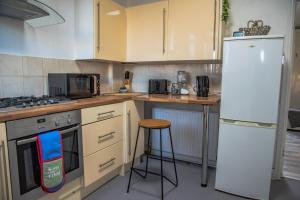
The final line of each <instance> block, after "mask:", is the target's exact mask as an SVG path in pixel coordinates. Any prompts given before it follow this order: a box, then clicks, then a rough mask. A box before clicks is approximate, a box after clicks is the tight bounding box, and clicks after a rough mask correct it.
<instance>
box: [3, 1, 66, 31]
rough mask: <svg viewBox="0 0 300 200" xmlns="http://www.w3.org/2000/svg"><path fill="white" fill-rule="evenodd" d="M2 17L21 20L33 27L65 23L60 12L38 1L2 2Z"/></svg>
mask: <svg viewBox="0 0 300 200" xmlns="http://www.w3.org/2000/svg"><path fill="white" fill-rule="evenodd" d="M0 16H6V17H10V18H15V19H19V20H22V21H24V22H26V23H28V24H30V25H31V26H33V27H43V26H50V25H54V24H61V23H64V22H65V19H64V18H63V17H62V16H61V15H60V14H59V13H58V12H56V11H55V10H54V9H52V8H51V7H50V6H48V5H46V4H45V3H42V2H40V1H37V0H0Z"/></svg>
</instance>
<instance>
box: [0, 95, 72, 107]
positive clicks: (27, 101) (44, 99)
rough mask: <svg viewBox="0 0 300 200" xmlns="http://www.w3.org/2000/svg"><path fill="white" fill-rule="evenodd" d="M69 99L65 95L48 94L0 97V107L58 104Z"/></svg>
mask: <svg viewBox="0 0 300 200" xmlns="http://www.w3.org/2000/svg"><path fill="white" fill-rule="evenodd" d="M66 101H70V99H67V98H65V97H49V96H41V97H34V96H31V97H26V96H23V97H13V98H2V99H1V98H0V108H1V109H3V108H9V107H15V108H26V107H33V106H43V105H49V104H58V103H62V102H66Z"/></svg>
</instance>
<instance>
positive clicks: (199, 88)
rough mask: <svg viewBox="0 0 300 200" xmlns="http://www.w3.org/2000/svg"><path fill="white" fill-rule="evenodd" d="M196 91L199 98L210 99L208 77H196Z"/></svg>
mask: <svg viewBox="0 0 300 200" xmlns="http://www.w3.org/2000/svg"><path fill="white" fill-rule="evenodd" d="M194 91H195V92H197V96H198V97H208V93H209V78H208V76H196V86H195V87H194Z"/></svg>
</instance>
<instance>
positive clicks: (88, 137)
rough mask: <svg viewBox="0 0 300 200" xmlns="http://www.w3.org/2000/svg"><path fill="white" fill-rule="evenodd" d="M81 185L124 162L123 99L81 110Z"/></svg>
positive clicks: (96, 178) (97, 178) (103, 175)
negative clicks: (115, 102)
mask: <svg viewBox="0 0 300 200" xmlns="http://www.w3.org/2000/svg"><path fill="white" fill-rule="evenodd" d="M81 118H82V124H83V125H82V141H83V168H84V175H83V180H84V187H88V186H90V185H92V184H93V183H95V182H97V181H99V180H101V178H103V177H105V175H107V174H109V173H110V172H112V171H114V170H116V169H118V168H120V171H121V166H122V165H123V103H119V104H111V105H105V106H98V107H93V108H86V109H82V110H81Z"/></svg>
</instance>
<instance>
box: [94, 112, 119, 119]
mask: <svg viewBox="0 0 300 200" xmlns="http://www.w3.org/2000/svg"><path fill="white" fill-rule="evenodd" d="M114 112H115V111H113V110H112V111H108V112H104V113H98V117H97V119H98V120H105V119H110V118H113V117H114Z"/></svg>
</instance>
